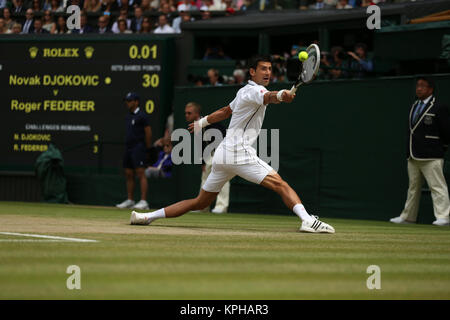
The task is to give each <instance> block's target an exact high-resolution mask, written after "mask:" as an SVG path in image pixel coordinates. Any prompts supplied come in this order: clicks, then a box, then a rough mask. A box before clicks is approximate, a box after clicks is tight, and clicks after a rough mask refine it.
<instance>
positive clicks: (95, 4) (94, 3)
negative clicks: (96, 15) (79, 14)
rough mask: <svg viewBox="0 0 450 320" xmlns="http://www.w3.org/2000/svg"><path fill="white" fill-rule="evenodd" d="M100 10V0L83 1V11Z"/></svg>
mask: <svg viewBox="0 0 450 320" xmlns="http://www.w3.org/2000/svg"><path fill="white" fill-rule="evenodd" d="M101 10H102V3H101V2H100V0H86V1H84V11H86V12H100V11H101Z"/></svg>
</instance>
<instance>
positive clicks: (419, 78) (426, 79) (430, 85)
mask: <svg viewBox="0 0 450 320" xmlns="http://www.w3.org/2000/svg"><path fill="white" fill-rule="evenodd" d="M419 80H423V81H425V82H426V83H428V86H429V87H430V88H432V89H433V91H434V90H435V88H436V83H435V82H434V79H433V78H430V77H426V76H418V77H417V78H416V83H417V82H419Z"/></svg>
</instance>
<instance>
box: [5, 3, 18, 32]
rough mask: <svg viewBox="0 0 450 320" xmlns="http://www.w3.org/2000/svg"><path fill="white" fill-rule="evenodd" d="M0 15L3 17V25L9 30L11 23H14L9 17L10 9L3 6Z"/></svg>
mask: <svg viewBox="0 0 450 320" xmlns="http://www.w3.org/2000/svg"><path fill="white" fill-rule="evenodd" d="M2 17H3V19H5V26H6V28H7V29H8V30H11V29H12V27H13V25H14V24H15V23H16V22H15V21H14V20H13V19H11V10H10V9H9V8H7V7H6V8H3V10H2Z"/></svg>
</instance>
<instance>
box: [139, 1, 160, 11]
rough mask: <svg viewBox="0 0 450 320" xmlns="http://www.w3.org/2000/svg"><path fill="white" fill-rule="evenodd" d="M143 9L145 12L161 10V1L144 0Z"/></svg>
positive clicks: (142, 2)
mask: <svg viewBox="0 0 450 320" xmlns="http://www.w3.org/2000/svg"><path fill="white" fill-rule="evenodd" d="M141 8H142V10H143V11H156V10H158V8H159V0H142V1H141Z"/></svg>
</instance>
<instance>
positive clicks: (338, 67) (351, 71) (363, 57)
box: [188, 41, 374, 86]
mask: <svg viewBox="0 0 450 320" xmlns="http://www.w3.org/2000/svg"><path fill="white" fill-rule="evenodd" d="M315 43H316V44H318V41H315ZM215 48H216V50H217V52H220V53H221V54H220V55H216V56H215V58H216V59H219V60H228V57H227V56H226V54H225V53H224V52H223V50H222V49H221V48H220V47H215ZM305 49H306V47H304V46H302V45H293V46H292V48H291V50H290V52H284V53H281V54H272V55H271V57H272V61H273V64H272V78H271V82H272V83H276V82H281V83H288V82H292V81H295V80H296V79H297V77H298V75H299V72H300V69H301V62H300V61H299V59H298V53H299V52H300V51H303V50H305ZM210 52H211V48H208V49H207V50H206V53H205V58H204V60H207V57H209V55H210ZM320 60H321V62H320V69H319V73H318V74H317V79H321V80H336V79H361V78H367V77H371V76H373V75H374V65H373V61H372V59H370V58H369V55H368V49H367V45H366V44H365V43H357V44H355V45H354V47H353V48H350V50H345V49H344V47H342V46H334V47H332V48H331V50H330V51H322V52H321V59H320ZM249 78H250V77H249V74H248V69H247V67H246V61H245V60H237V61H236V67H235V69H234V70H233V71H232V73H231V72H230V74H221V73H220V71H219V70H218V69H215V68H211V69H209V70H208V72H207V73H206V74H205V75H189V76H188V81H189V83H190V84H191V85H195V86H204V85H209V86H222V85H224V84H238V85H242V84H245V83H246V82H247V80H248V79H249Z"/></svg>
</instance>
